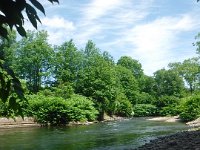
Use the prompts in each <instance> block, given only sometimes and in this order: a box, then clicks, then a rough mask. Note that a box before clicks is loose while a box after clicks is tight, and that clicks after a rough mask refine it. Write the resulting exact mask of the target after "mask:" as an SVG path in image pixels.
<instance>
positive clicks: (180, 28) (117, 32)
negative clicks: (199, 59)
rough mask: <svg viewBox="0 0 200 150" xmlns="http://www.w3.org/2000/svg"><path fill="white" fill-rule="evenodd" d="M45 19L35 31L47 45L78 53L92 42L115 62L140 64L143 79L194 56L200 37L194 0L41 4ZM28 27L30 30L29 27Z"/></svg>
mask: <svg viewBox="0 0 200 150" xmlns="http://www.w3.org/2000/svg"><path fill="white" fill-rule="evenodd" d="M43 5H44V6H45V8H46V14H47V15H46V16H44V15H42V14H41V15H40V16H41V21H42V25H40V27H39V29H44V30H47V31H48V33H49V42H50V43H51V44H56V45H59V44H62V43H63V42H64V41H68V40H69V39H73V40H74V42H75V44H76V45H77V47H78V48H84V46H85V44H86V42H87V41H88V40H93V42H94V43H95V44H96V46H97V47H98V48H100V49H101V50H102V51H108V52H109V53H110V54H111V55H112V56H113V57H114V59H115V60H116V61H117V60H118V59H119V58H120V57H121V56H131V57H132V58H133V59H136V60H138V61H139V62H140V63H141V64H142V66H143V70H144V72H145V73H146V74H147V75H152V74H153V72H155V71H156V70H158V69H162V68H164V67H167V65H168V63H170V62H177V61H183V60H184V59H187V58H191V57H194V56H197V55H196V47H194V46H192V43H194V42H195V38H194V37H195V36H196V35H197V33H198V32H200V3H197V2H196V0H60V4H59V5H57V4H54V5H51V4H50V3H47V2H45V3H44V2H43ZM27 27H28V28H29V29H31V27H30V25H28V24H27Z"/></svg>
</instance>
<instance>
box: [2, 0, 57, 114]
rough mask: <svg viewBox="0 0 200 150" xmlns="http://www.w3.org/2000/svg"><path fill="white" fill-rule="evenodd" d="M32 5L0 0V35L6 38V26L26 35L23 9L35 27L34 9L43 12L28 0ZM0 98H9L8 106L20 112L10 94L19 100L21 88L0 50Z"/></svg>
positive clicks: (21, 95) (33, 0)
mask: <svg viewBox="0 0 200 150" xmlns="http://www.w3.org/2000/svg"><path fill="white" fill-rule="evenodd" d="M48 1H49V2H51V3H53V2H58V0H48ZM30 2H31V3H32V5H33V6H31V5H30V4H29V3H27V2H26V0H15V1H13V0H1V1H0V37H3V38H7V39H8V40H9V38H8V34H9V32H8V28H7V27H10V28H11V29H12V28H13V26H14V27H15V28H16V29H17V31H18V33H19V34H20V35H22V36H26V31H25V29H24V27H23V26H24V20H27V19H26V18H24V14H23V11H24V9H25V10H26V15H27V16H28V19H29V20H30V22H31V23H32V25H33V26H34V27H35V28H37V21H39V22H40V19H39V17H38V15H37V12H36V10H35V9H38V10H40V11H41V12H43V13H44V14H45V10H44V8H43V6H42V5H41V4H40V3H39V2H38V1H37V0H30ZM0 81H1V82H0V99H2V100H3V101H4V102H5V101H7V100H10V101H9V103H10V107H11V108H13V109H15V110H18V112H19V113H20V114H21V112H22V111H21V107H20V106H19V103H17V101H16V100H17V99H16V97H13V96H11V94H12V93H15V95H17V97H18V98H20V99H21V100H22V99H24V94H23V89H22V86H21V83H20V81H19V79H18V78H17V77H16V75H15V74H14V72H13V70H12V69H10V67H9V66H8V63H7V62H6V60H5V58H4V55H3V53H2V52H0Z"/></svg>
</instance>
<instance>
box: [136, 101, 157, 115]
mask: <svg viewBox="0 0 200 150" xmlns="http://www.w3.org/2000/svg"><path fill="white" fill-rule="evenodd" d="M133 112H134V116H136V117H145V116H155V115H156V114H157V107H156V106H154V105H151V104H136V105H135V106H134V107H133Z"/></svg>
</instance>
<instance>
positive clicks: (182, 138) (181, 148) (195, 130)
mask: <svg viewBox="0 0 200 150" xmlns="http://www.w3.org/2000/svg"><path fill="white" fill-rule="evenodd" d="M148 120H152V121H166V122H176V121H180V120H179V118H178V116H175V117H156V118H151V119H148ZM186 124H187V125H188V126H190V127H192V128H191V129H190V131H183V132H179V133H176V134H172V135H169V136H165V137H159V138H157V139H155V140H152V141H150V142H149V143H146V144H145V145H143V146H141V147H139V148H137V149H136V150H200V118H198V119H196V120H194V121H191V122H188V123H186Z"/></svg>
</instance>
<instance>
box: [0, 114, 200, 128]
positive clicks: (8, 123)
mask: <svg viewBox="0 0 200 150" xmlns="http://www.w3.org/2000/svg"><path fill="white" fill-rule="evenodd" d="M124 119H127V118H123V117H117V116H113V117H110V116H106V117H105V120H103V121H91V122H90V121H86V122H79V121H78V122H75V121H72V122H69V123H68V124H67V125H66V126H75V125H91V124H95V123H98V122H108V121H120V120H124ZM147 120H149V121H162V122H182V121H181V119H180V118H179V116H171V117H168V116H164V117H150V118H147ZM185 124H186V125H187V126H189V127H193V128H194V129H196V128H197V129H198V128H200V118H198V119H196V120H193V121H191V122H187V123H185ZM42 126H43V125H42V124H39V123H37V122H36V121H35V119H34V118H32V117H24V119H23V118H21V117H15V119H13V118H6V117H0V129H4V128H19V127H42Z"/></svg>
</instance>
